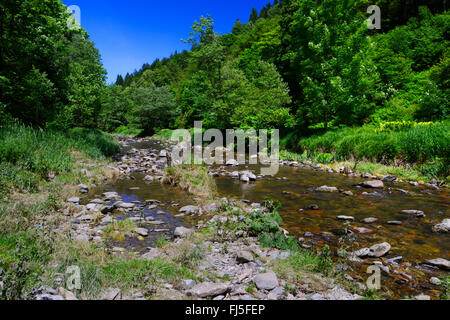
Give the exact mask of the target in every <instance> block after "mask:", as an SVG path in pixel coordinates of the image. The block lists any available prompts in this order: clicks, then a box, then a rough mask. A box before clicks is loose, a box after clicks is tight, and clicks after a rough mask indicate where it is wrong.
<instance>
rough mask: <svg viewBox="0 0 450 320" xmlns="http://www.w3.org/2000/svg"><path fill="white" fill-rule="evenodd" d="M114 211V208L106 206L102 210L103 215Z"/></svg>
mask: <svg viewBox="0 0 450 320" xmlns="http://www.w3.org/2000/svg"><path fill="white" fill-rule="evenodd" d="M113 211H114V206H104V207H102V208H101V209H100V212H101V213H103V214H108V213H111V212H113Z"/></svg>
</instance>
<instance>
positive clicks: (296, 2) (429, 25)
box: [0, 0, 450, 171]
mask: <svg viewBox="0 0 450 320" xmlns="http://www.w3.org/2000/svg"><path fill="white" fill-rule="evenodd" d="M376 4H378V5H379V6H380V7H381V12H382V29H381V30H369V29H368V28H367V22H366V20H367V18H368V16H369V14H367V12H366V11H367V7H368V6H369V2H368V1H365V0H357V1H353V0H346V1H334V0H323V1H313V0H283V1H274V2H271V3H268V4H267V5H266V6H265V7H264V8H263V9H262V10H261V11H260V12H258V11H257V10H256V9H254V10H253V11H252V12H251V13H250V17H249V21H248V22H241V21H239V20H237V21H236V23H235V25H234V27H233V29H232V32H231V33H229V34H224V35H219V34H217V33H216V32H215V31H214V20H213V18H212V17H210V16H204V17H201V18H200V19H199V20H198V21H195V22H194V24H193V26H192V29H191V33H190V35H189V36H187V39H186V40H184V41H185V42H186V43H188V44H190V46H191V50H189V51H184V52H182V53H177V52H175V53H174V54H173V55H172V56H170V57H168V58H163V59H161V60H160V59H157V60H155V61H154V62H153V63H151V64H144V65H143V66H142V68H141V69H140V70H139V71H135V72H134V73H131V74H127V75H126V76H124V77H122V76H121V75H119V76H118V77H117V81H116V83H115V84H114V85H110V86H106V85H105V70H104V69H103V68H102V65H101V60H100V55H99V53H98V51H97V49H95V47H94V45H93V43H92V42H91V41H89V37H88V35H87V33H86V32H85V31H84V30H83V29H81V28H75V29H73V28H68V27H67V19H68V14H67V12H66V8H65V7H64V6H63V5H62V4H61V3H60V2H59V1H57V0H47V1H34V0H27V1H16V0H7V1H3V2H2V4H1V10H2V15H1V19H2V21H1V24H0V25H1V34H2V40H6V41H2V43H1V46H2V48H1V49H2V50H1V55H2V59H1V63H2V67H1V69H0V70H1V71H0V85H1V87H2V93H1V100H0V112H1V114H2V121H3V122H5V121H10V120H8V119H18V120H19V121H21V122H23V123H24V124H27V125H33V126H39V127H41V128H49V129H59V130H61V129H63V130H65V129H69V128H72V127H77V126H81V127H88V128H99V129H101V130H104V131H107V132H117V133H133V134H143V135H152V134H154V133H156V132H158V131H159V130H161V129H175V128H179V127H188V128H189V127H192V126H193V123H194V121H195V120H202V121H203V126H204V128H219V129H227V128H256V129H259V128H279V129H281V132H282V135H283V137H284V139H283V146H284V147H286V148H289V149H292V150H295V151H300V152H303V151H304V150H305V149H307V147H308V146H310V145H311V144H308V145H305V143H303V138H305V137H309V136H312V135H317V134H323V133H325V132H327V131H332V132H333V131H336V130H339V129H341V128H345V127H360V126H371V127H372V129H370V130H371V132H372V131H374V130H377V128H378V129H379V128H381V127H383V128H385V127H386V126H387V127H389V128H394V131H395V130H397V129H399V128H404V127H407V128H410V127H416V126H419V127H420V126H422V123H423V122H430V121H433V122H436V121H445V120H446V119H448V117H449V105H448V101H449V82H448V74H449V70H448V69H449V46H448V41H449V39H448V32H449V31H448V30H449V22H450V19H449V14H448V12H447V11H445V10H446V8H445V1H437V0H436V1H412V0H408V1H406V0H404V1H384V0H379V1H376ZM188 32H189V31H188V30H186V34H188ZM17 44H20V45H17ZM396 122H402V124H396ZM403 122H404V123H403ZM428 127H430V126H428ZM444 128H445V129H446V130H444V132H443V133H442V135H443V136H439V137H435V136H434V135H433V134H430V133H429V132H427V137H428V138H426V137H425V138H424V139H425V140H426V139H428V140H427V142H429V143H431V144H432V145H433V146H434V147H432V148H431V149H432V150H430V151H429V152H428V155H427V157H426V160H430V159H434V158H435V157H441V155H442V154H448V153H449V152H448V151H449V150H448V146H447V145H448V144H444V145H442V144H441V141H445V140H446V139H447V138H448V130H447V129H448V122H444ZM397 131H398V130H397ZM425 131H426V130H425ZM435 131H436V130H435ZM343 132H349V131H348V130H347V131H343ZM352 134H354V133H352ZM378 140H380V139H378ZM436 141H440V142H436ZM334 142H335V143H337V142H338V141H334ZM364 143H366V142H364ZM373 143H375V142H374V141H373V139H372V140H371V141H367V144H371V145H372V144H373ZM375 144H376V148H375V149H377V150H376V151H375V152H372V153H373V154H375V156H373V157H372V156H367V157H366V156H365V155H362V156H361V157H362V158H369V159H372V160H376V161H379V160H383V161H385V160H386V161H389V160H392V159H393V158H398V157H400V158H402V155H401V154H400V151H399V150H400V149H399V148H398V146H397V145H396V144H397V142H395V143H393V144H392V145H389V146H385V145H383V146H380V145H379V144H378V143H375ZM436 145H437V147H436ZM386 149H389V150H386ZM391 149H392V150H391ZM310 151H311V150H310ZM314 151H323V152H324V151H327V152H332V153H337V151H338V150H337V149H336V148H320V149H315V150H314ZM359 153H361V152H359ZM341 154H346V153H345V152H344V153H342V152H341ZM351 155H353V156H355V153H354V152H353V153H352V154H351ZM346 156H348V154H346ZM447 160H448V159H447ZM447 160H445V161H447ZM445 161H444V162H445ZM444 171H445V170H444Z"/></svg>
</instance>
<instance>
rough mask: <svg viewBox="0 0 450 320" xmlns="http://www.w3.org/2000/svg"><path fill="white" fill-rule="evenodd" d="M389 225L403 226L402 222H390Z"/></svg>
mask: <svg viewBox="0 0 450 320" xmlns="http://www.w3.org/2000/svg"><path fill="white" fill-rule="evenodd" d="M387 224H390V225H392V226H400V225H402V224H403V222H401V221H388V222H387Z"/></svg>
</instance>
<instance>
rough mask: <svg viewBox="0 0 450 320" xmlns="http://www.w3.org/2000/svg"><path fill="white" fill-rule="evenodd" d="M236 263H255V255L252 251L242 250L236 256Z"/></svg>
mask: <svg viewBox="0 0 450 320" xmlns="http://www.w3.org/2000/svg"><path fill="white" fill-rule="evenodd" d="M236 261H237V262H239V263H247V262H252V261H254V259H253V254H252V253H251V252H250V251H247V250H242V251H239V252H238V253H237V254H236Z"/></svg>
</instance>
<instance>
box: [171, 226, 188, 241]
mask: <svg viewBox="0 0 450 320" xmlns="http://www.w3.org/2000/svg"><path fill="white" fill-rule="evenodd" d="M191 232H192V229H188V228H185V227H178V228H176V229H175V232H174V236H175V237H177V238H184V237H186V236H187V235H188V234H189V233H191Z"/></svg>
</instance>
